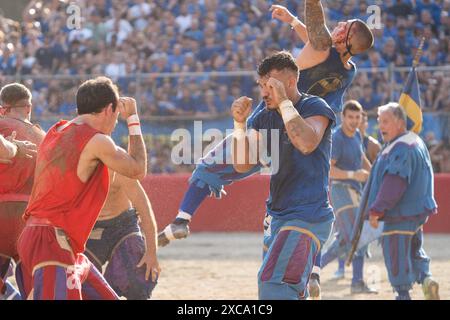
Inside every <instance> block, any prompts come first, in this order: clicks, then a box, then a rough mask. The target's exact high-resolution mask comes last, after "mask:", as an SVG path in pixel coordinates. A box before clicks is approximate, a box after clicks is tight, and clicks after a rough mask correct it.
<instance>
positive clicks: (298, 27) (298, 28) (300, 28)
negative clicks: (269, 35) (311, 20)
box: [291, 18, 309, 43]
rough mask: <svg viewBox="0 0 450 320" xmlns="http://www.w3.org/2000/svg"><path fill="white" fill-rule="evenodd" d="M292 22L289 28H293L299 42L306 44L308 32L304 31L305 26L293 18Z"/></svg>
mask: <svg viewBox="0 0 450 320" xmlns="http://www.w3.org/2000/svg"><path fill="white" fill-rule="evenodd" d="M294 21H295V22H294ZM294 21H293V22H292V23H291V26H294V27H293V29H294V31H295V33H296V34H297V35H298V37H299V38H300V40H302V41H303V42H304V43H307V42H308V41H309V37H308V30H306V25H305V24H304V23H303V22H301V21H300V20H299V19H297V18H294Z"/></svg>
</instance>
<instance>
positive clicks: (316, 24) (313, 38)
mask: <svg viewBox="0 0 450 320" xmlns="http://www.w3.org/2000/svg"><path fill="white" fill-rule="evenodd" d="M305 23H306V29H307V31H308V36H309V41H310V43H311V46H312V47H313V48H314V50H316V51H326V50H329V49H330V48H331V46H332V40H331V34H330V31H328V28H327V26H326V24H325V14H324V12H323V7H322V3H321V2H320V0H306V2H305Z"/></svg>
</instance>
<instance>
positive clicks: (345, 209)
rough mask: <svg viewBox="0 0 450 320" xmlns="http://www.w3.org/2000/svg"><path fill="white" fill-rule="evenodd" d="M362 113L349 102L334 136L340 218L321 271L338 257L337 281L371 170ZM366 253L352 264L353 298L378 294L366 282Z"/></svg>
mask: <svg viewBox="0 0 450 320" xmlns="http://www.w3.org/2000/svg"><path fill="white" fill-rule="evenodd" d="M362 111H363V110H362V106H361V105H360V104H359V102H358V101H355V100H350V101H347V102H346V103H345V105H344V109H343V112H342V125H341V126H340V127H339V128H338V129H337V130H336V131H335V132H334V133H333V146H332V149H331V150H332V151H331V170H330V177H331V203H332V205H333V209H334V212H335V214H336V223H335V225H334V229H335V233H336V238H335V239H334V240H333V242H332V243H331V244H330V246H329V247H328V249H326V250H324V251H323V252H322V261H321V267H322V268H323V267H324V266H325V265H327V264H328V263H329V262H331V261H332V260H333V259H335V258H337V257H338V258H339V270H338V271H337V272H336V274H335V277H336V278H337V279H339V278H343V277H344V264H345V259H344V257H345V253H346V249H347V247H348V246H349V245H350V243H351V236H352V230H353V226H354V224H355V217H356V210H357V208H358V207H359V202H360V198H361V189H362V183H363V182H365V181H366V180H367V178H368V176H369V172H370V167H371V165H370V162H369V160H367V158H366V156H365V154H364V151H363V144H362V141H361V135H360V134H359V132H358V127H359V124H360V122H361V120H362V119H361V118H362ZM366 252H367V246H366V247H365V248H364V249H360V250H359V251H358V252H357V253H356V255H355V257H354V259H353V261H352V263H353V265H352V266H353V279H352V286H351V293H352V294H354V293H376V290H374V289H371V288H369V287H368V286H367V285H366V284H365V283H364V281H363V266H364V255H365V254H366Z"/></svg>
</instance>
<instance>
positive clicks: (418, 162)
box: [368, 132, 437, 217]
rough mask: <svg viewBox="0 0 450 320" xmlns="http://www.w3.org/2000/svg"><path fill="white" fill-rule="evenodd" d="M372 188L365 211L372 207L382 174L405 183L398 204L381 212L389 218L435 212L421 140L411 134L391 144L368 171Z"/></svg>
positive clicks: (428, 162)
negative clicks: (397, 178)
mask: <svg viewBox="0 0 450 320" xmlns="http://www.w3.org/2000/svg"><path fill="white" fill-rule="evenodd" d="M371 174H372V175H373V178H372V184H371V186H370V188H371V189H370V194H369V199H368V207H369V208H370V207H372V204H373V203H374V202H375V199H376V197H377V195H378V192H379V190H380V187H381V183H382V181H383V177H384V175H385V174H392V175H398V176H400V177H402V178H404V179H406V181H407V188H406V191H405V193H404V194H403V196H402V198H401V199H400V201H399V202H398V203H397V204H396V206H395V207H394V208H392V209H391V210H387V211H386V212H385V216H390V217H412V216H419V215H422V214H426V213H431V212H432V211H433V210H434V209H436V208H437V205H436V201H435V200H434V196H433V194H434V191H433V190H434V189H433V188H434V184H433V180H434V178H433V168H432V165H431V160H430V154H429V153H428V149H427V147H426V145H425V143H424V142H423V141H422V139H421V138H420V137H419V136H418V135H416V134H415V133H413V132H408V133H406V134H404V135H401V136H400V137H398V138H397V139H395V140H394V141H392V142H391V143H390V144H389V145H388V146H387V147H386V148H385V149H384V150H383V151H382V152H381V155H380V156H379V157H378V160H377V161H376V163H375V164H374V166H373V167H372V173H371Z"/></svg>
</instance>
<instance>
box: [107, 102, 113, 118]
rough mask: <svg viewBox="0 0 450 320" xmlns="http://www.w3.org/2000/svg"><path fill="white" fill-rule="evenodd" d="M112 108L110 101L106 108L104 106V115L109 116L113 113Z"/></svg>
mask: <svg viewBox="0 0 450 320" xmlns="http://www.w3.org/2000/svg"><path fill="white" fill-rule="evenodd" d="M113 113H114V112H113V110H112V103H109V104H108V105H107V106H106V108H105V115H106V116H109V115H111V114H113Z"/></svg>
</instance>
